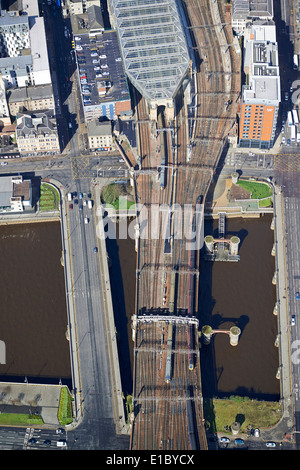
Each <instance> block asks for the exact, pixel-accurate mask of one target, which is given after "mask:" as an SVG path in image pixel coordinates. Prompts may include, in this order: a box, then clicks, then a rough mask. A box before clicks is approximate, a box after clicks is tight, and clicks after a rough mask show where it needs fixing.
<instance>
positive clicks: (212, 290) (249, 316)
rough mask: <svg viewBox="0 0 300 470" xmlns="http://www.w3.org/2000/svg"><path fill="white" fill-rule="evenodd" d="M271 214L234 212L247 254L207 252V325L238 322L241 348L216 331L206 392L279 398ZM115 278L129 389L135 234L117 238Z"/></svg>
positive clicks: (206, 364) (202, 298)
mask: <svg viewBox="0 0 300 470" xmlns="http://www.w3.org/2000/svg"><path fill="white" fill-rule="evenodd" d="M271 220H272V215H269V214H268V215H264V216H262V217H260V218H259V219H253V218H251V219H246V218H231V219H229V218H227V219H226V234H227V235H228V236H230V235H233V234H234V235H238V236H239V238H240V240H241V243H240V247H239V254H240V261H239V262H237V263H230V262H215V263H210V262H207V261H204V259H203V257H201V266H200V273H201V275H200V295H199V303H200V305H199V320H200V326H203V325H205V324H209V325H211V326H212V327H213V328H214V329H229V328H230V327H231V326H232V325H233V324H234V325H237V326H239V328H240V329H241V335H240V338H239V344H238V345H237V346H236V347H233V346H230V344H229V337H228V336H227V335H226V334H224V333H219V334H216V335H214V336H213V338H212V341H211V344H210V345H209V346H203V347H202V349H201V370H202V387H203V395H204V396H205V397H211V396H218V397H221V396H223V397H226V396H230V395H240V396H249V397H252V398H257V399H264V400H278V399H279V385H280V384H279V380H278V379H276V372H277V368H278V348H276V347H275V346H274V342H275V339H276V335H277V317H276V316H274V315H273V308H274V305H275V302H276V289H275V286H274V285H273V284H272V277H273V274H274V268H275V259H274V257H273V256H271V250H272V246H273V238H274V232H273V231H272V230H271V229H270V226H271ZM217 227H218V221H217V220H215V221H212V220H207V221H206V222H205V234H215V235H216V236H217ZM108 252H109V256H110V258H111V261H112V267H111V278H112V293H113V301H114V308H115V317H116V327H117V331H118V345H119V353H120V367H121V374H122V382H123V387H124V388H123V390H124V393H125V394H126V393H131V391H132V368H133V355H132V351H133V342H132V339H131V315H132V314H133V312H134V304H135V276H136V253H135V250H134V241H133V240H131V239H127V240H115V241H114V240H110V241H108Z"/></svg>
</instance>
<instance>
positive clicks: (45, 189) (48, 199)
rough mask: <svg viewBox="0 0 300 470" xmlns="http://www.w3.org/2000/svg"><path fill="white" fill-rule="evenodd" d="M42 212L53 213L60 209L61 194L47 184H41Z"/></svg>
mask: <svg viewBox="0 0 300 470" xmlns="http://www.w3.org/2000/svg"><path fill="white" fill-rule="evenodd" d="M39 205H40V210H41V211H53V210H58V207H59V192H58V191H57V189H55V188H54V187H53V186H51V185H49V184H47V183H41V189H40V204H39Z"/></svg>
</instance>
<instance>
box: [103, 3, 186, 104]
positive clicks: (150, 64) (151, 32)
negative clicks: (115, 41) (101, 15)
mask: <svg viewBox="0 0 300 470" xmlns="http://www.w3.org/2000/svg"><path fill="white" fill-rule="evenodd" d="M110 9H111V13H112V15H113V18H114V22H115V27H116V29H117V31H118V36H119V42H120V46H121V51H122V55H123V61H124V67H125V71H126V74H127V75H128V78H129V79H130V81H131V82H132V84H133V85H134V86H135V87H136V88H137V89H138V90H139V91H140V92H141V93H142V95H143V96H144V97H145V98H147V99H149V100H163V99H173V98H174V96H175V94H176V92H177V90H178V88H179V86H180V84H181V81H182V79H183V78H184V76H185V74H186V72H187V70H188V67H189V53H188V49H187V44H186V39H185V35H184V31H183V28H182V25H181V20H180V17H179V13H178V10H177V6H176V3H175V0H110Z"/></svg>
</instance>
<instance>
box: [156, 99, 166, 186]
mask: <svg viewBox="0 0 300 470" xmlns="http://www.w3.org/2000/svg"><path fill="white" fill-rule="evenodd" d="M163 110H164V108H163V107H160V108H158V111H157V124H158V128H159V129H164V127H165V123H164V111H163ZM166 154H167V139H166V132H165V131H162V132H161V134H160V156H161V162H160V165H161V166H160V189H161V190H162V191H163V190H164V189H165V187H166V161H167V159H166Z"/></svg>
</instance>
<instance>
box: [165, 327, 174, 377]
mask: <svg viewBox="0 0 300 470" xmlns="http://www.w3.org/2000/svg"><path fill="white" fill-rule="evenodd" d="M172 349H173V325H172V324H171V323H170V324H169V326H168V340H167V361H166V371H165V381H166V383H167V384H168V383H170V381H171V374H172Z"/></svg>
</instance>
